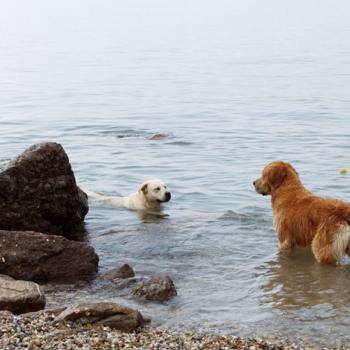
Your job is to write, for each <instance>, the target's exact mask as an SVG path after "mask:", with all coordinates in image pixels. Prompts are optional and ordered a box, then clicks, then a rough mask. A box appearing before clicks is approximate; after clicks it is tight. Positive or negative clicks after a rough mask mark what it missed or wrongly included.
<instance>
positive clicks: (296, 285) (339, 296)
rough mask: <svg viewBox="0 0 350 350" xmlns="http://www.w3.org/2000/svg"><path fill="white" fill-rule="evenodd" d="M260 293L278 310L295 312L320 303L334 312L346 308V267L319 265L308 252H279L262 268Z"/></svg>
mask: <svg viewBox="0 0 350 350" xmlns="http://www.w3.org/2000/svg"><path fill="white" fill-rule="evenodd" d="M262 269H263V271H262V273H258V275H262V276H263V277H264V285H263V291H264V296H265V298H267V301H268V302H272V306H273V307H274V308H277V309H280V310H288V309H289V310H291V309H292V310H293V309H294V310H297V309H300V308H305V307H312V306H315V305H320V304H328V305H330V306H331V307H332V308H334V309H338V308H341V307H346V306H348V305H350V293H349V290H350V265H343V266H339V267H332V266H329V265H325V264H319V263H318V262H317V261H316V260H315V259H314V257H313V255H312V253H311V251H310V250H309V249H296V250H295V251H294V252H292V253H291V254H290V255H288V256H287V255H284V254H281V253H279V255H278V257H277V260H276V261H270V262H268V263H266V264H265V265H264V266H263V268H262Z"/></svg>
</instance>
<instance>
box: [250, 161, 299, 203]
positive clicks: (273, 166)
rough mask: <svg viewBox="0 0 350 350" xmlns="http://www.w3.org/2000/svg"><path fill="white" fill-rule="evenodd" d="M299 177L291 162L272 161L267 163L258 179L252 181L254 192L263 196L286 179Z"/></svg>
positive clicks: (271, 191)
mask: <svg viewBox="0 0 350 350" xmlns="http://www.w3.org/2000/svg"><path fill="white" fill-rule="evenodd" d="M297 179H299V177H298V173H297V172H296V171H295V169H294V168H293V167H292V165H291V164H289V163H286V162H272V163H270V164H268V165H267V166H266V167H265V168H264V170H263V172H262V175H261V177H260V178H259V179H257V180H255V181H254V182H253V185H254V186H255V190H256V192H258V193H260V194H262V195H263V196H266V195H269V194H272V193H273V191H275V190H276V189H278V188H279V187H281V186H282V185H283V184H285V183H286V182H287V181H288V180H297Z"/></svg>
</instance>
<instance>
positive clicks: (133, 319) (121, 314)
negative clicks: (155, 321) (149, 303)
mask: <svg viewBox="0 0 350 350" xmlns="http://www.w3.org/2000/svg"><path fill="white" fill-rule="evenodd" d="M62 321H71V322H79V323H81V324H83V325H84V324H96V325H103V326H108V327H111V328H115V329H119V330H122V331H125V332H132V331H133V330H135V329H136V328H138V327H140V326H142V325H144V323H145V322H146V321H145V320H144V318H143V317H142V315H141V314H140V313H139V312H138V311H137V310H133V309H131V308H129V307H126V306H123V305H119V304H115V303H85V304H80V305H75V306H71V307H68V308H67V309H66V310H65V311H63V312H62V313H61V314H60V315H58V316H57V317H56V318H55V320H54V322H62Z"/></svg>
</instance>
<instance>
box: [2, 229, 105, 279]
mask: <svg viewBox="0 0 350 350" xmlns="http://www.w3.org/2000/svg"><path fill="white" fill-rule="evenodd" d="M97 265H98V256H97V255H96V253H95V251H94V249H93V248H92V247H90V246H89V245H87V244H85V243H81V242H76V241H71V240H69V239H66V238H64V237H61V236H54V235H45V234H42V233H39V232H30V231H26V232H21V231H2V230H0V273H3V274H6V275H9V276H11V277H14V278H16V279H24V280H33V281H49V280H64V279H69V278H73V277H74V278H75V279H76V278H83V277H86V276H91V275H94V274H95V273H96V272H97Z"/></svg>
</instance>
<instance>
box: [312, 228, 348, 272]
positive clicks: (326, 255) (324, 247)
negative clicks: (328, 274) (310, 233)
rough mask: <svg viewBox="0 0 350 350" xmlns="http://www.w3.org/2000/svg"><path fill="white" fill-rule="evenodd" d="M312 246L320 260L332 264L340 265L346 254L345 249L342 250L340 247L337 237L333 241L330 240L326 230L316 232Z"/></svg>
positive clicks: (317, 258)
mask: <svg viewBox="0 0 350 350" xmlns="http://www.w3.org/2000/svg"><path fill="white" fill-rule="evenodd" d="M311 248H312V252H313V253H314V256H315V258H316V260H317V261H318V262H320V263H324V264H328V265H332V266H337V265H339V260H340V259H341V257H342V256H343V254H344V249H343V250H342V251H341V249H339V243H338V241H337V239H336V240H335V241H333V242H332V241H330V240H329V236H328V235H327V234H326V233H325V232H324V231H320V232H318V233H317V234H316V236H315V237H314V239H313V241H312V245H311Z"/></svg>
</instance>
